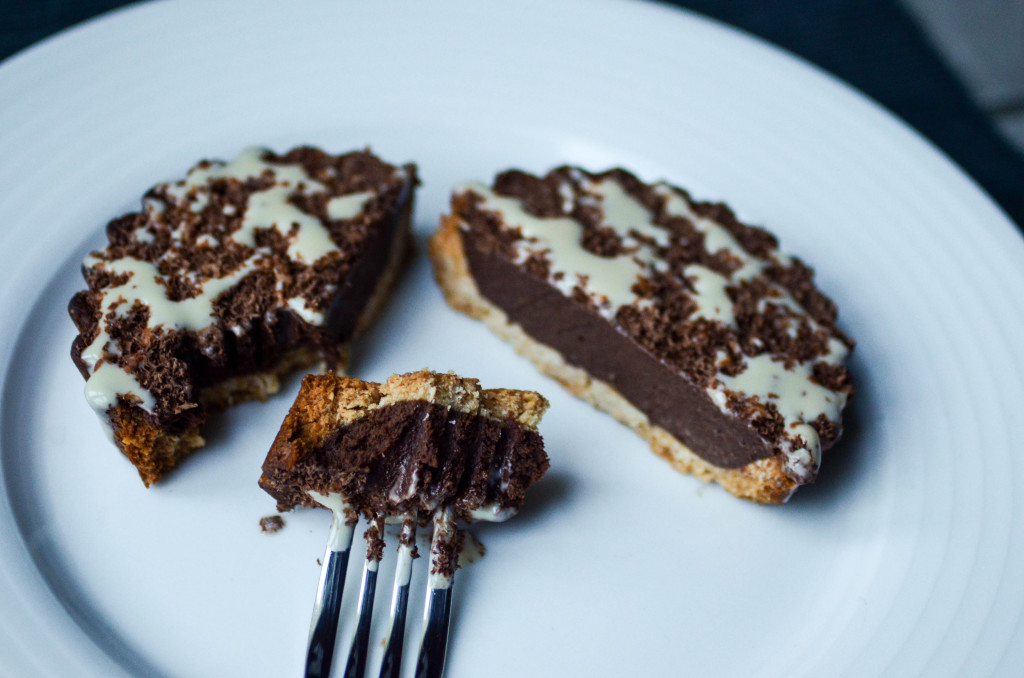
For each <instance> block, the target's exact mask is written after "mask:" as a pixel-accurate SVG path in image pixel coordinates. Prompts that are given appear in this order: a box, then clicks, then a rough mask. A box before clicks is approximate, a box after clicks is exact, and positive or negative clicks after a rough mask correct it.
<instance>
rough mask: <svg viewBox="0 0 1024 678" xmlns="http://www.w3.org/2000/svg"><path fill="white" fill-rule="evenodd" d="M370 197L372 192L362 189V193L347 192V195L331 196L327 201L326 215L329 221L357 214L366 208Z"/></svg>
mask: <svg viewBox="0 0 1024 678" xmlns="http://www.w3.org/2000/svg"><path fill="white" fill-rule="evenodd" d="M372 197H373V192H371V191H363V192H362V193H349V194H348V195H339V196H337V197H336V198H331V199H330V200H328V201H327V217H328V218H329V219H330V220H331V221H340V220H342V219H351V218H352V217H355V216H358V215H359V213H360V212H362V211H363V210H364V209H366V203H368V202H370V198H372Z"/></svg>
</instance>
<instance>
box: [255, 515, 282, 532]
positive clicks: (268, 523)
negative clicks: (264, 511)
mask: <svg viewBox="0 0 1024 678" xmlns="http://www.w3.org/2000/svg"><path fill="white" fill-rule="evenodd" d="M282 527H284V518H282V517H281V516H279V515H272V516H263V517H262V518H260V532H262V533H263V534H274V533H275V532H277V531H278V530H280V529H281V528H282Z"/></svg>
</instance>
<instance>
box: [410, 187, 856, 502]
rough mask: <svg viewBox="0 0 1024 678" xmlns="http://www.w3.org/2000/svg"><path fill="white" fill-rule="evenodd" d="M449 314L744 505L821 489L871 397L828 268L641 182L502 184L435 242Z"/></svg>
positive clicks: (461, 209)
mask: <svg viewBox="0 0 1024 678" xmlns="http://www.w3.org/2000/svg"><path fill="white" fill-rule="evenodd" d="M430 253H431V257H432V259H433V262H434V266H435V273H436V277H437V279H438V282H439V283H440V285H441V287H442V289H443V290H444V293H445V296H446V297H447V299H448V302H449V303H450V304H451V305H452V306H453V307H455V308H456V309H459V310H461V311H463V312H465V313H468V314H469V315H472V316H474V317H477V318H480V319H482V320H483V321H484V322H485V323H486V324H487V325H488V327H490V328H491V329H492V330H493V331H494V332H495V333H497V334H498V335H499V336H501V337H502V338H503V339H505V340H507V341H509V342H510V343H512V344H513V345H514V346H515V348H516V349H517V350H518V351H519V352H521V353H522V354H524V355H525V356H527V357H528V358H529V359H530V360H532V361H533V362H534V363H535V364H536V365H537V366H538V367H539V368H540V369H541V370H542V371H543V372H545V373H546V374H548V375H550V376H552V377H554V378H556V379H557V380H559V381H560V382H561V383H562V384H563V385H564V386H565V387H566V388H568V389H569V390H570V391H571V392H573V393H574V394H576V395H578V396H581V397H583V398H585V399H587V400H589V401H590V402H591V403H593V404H594V405H596V406H597V407H599V408H600V409H603V410H605V411H607V412H609V413H611V414H612V415H614V416H615V417H617V418H618V419H620V420H621V421H623V422H624V423H626V424H627V425H629V426H631V427H632V428H633V429H634V430H636V431H637V432H638V433H639V434H640V435H642V436H643V437H644V438H646V439H647V440H648V441H649V442H650V444H651V446H652V448H653V449H654V451H655V452H657V453H658V454H659V455H661V456H663V457H665V458H666V459H667V460H669V461H670V462H671V463H672V464H673V465H674V466H675V467H676V468H678V469H679V470H681V471H684V472H687V473H693V474H695V475H697V476H699V477H701V478H703V479H705V480H714V481H716V482H718V483H720V484H721V485H723V486H724V487H725V488H726V489H727V490H729V491H730V492H732V493H733V494H735V495H737V496H740V497H745V498H748V499H753V500H755V501H759V502H765V503H778V502H782V501H785V500H786V499H787V498H788V497H789V496H790V495H791V494H792V492H793V491H794V490H795V489H796V488H797V487H798V486H800V485H803V484H806V483H809V482H812V481H813V480H814V478H815V476H816V474H817V471H818V467H819V464H820V461H821V451H822V450H823V449H825V448H827V447H829V446H831V445H832V444H833V443H835V441H836V440H837V439H838V438H839V435H840V432H841V413H842V410H843V407H844V406H845V404H846V401H847V399H848V398H849V397H850V395H851V394H852V393H853V387H852V385H851V380H850V376H849V373H848V372H847V370H846V368H845V367H844V363H845V361H846V358H847V356H848V354H849V352H850V351H851V349H852V348H853V342H852V341H851V340H850V339H848V338H847V337H846V336H845V335H844V334H843V333H842V332H841V331H840V330H839V329H838V328H837V327H836V315H837V313H836V307H835V305H834V304H833V303H832V302H831V301H830V300H829V299H828V298H827V297H826V296H825V295H824V294H822V292H821V291H820V290H818V288H817V287H815V285H814V282H813V274H812V272H811V269H809V268H808V267H807V266H805V265H804V264H803V263H802V262H800V261H799V260H798V259H796V258H793V257H788V256H785V255H783V254H781V253H780V252H779V251H778V250H777V243H776V240H775V238H774V237H773V236H772V235H771V234H769V233H768V232H766V231H764V230H762V229H760V228H756V227H753V226H748V225H746V224H743V223H741V222H740V221H738V220H737V219H736V217H735V216H734V215H733V213H732V212H731V211H730V210H729V209H728V208H727V207H725V206H724V205H721V204H712V203H702V202H697V201H694V200H692V199H691V198H690V196H689V195H688V194H687V193H686V192H685V191H683V190H682V189H680V188H677V187H674V186H671V185H669V184H666V183H659V184H645V183H643V182H641V181H640V180H638V179H637V178H636V177H635V176H633V175H632V174H630V173H629V172H626V171H624V170H619V169H616V170H610V171H607V172H603V173H600V174H593V173H589V172H586V171H583V170H580V169H577V168H572V167H560V168H558V169H555V170H553V171H551V172H550V173H548V174H547V175H546V176H543V177H537V176H534V175H531V174H527V173H524V172H520V171H515V170H513V171H508V172H504V173H502V174H500V175H499V176H498V177H497V179H496V180H495V182H494V184H493V186H485V185H483V184H479V183H471V184H466V185H463V186H460V187H459V188H457V189H456V190H455V192H454V195H453V196H452V202H451V214H450V215H448V216H446V217H443V219H442V223H441V227H440V229H439V230H438V231H437V233H436V235H435V236H434V238H433V240H432V242H431V249H430Z"/></svg>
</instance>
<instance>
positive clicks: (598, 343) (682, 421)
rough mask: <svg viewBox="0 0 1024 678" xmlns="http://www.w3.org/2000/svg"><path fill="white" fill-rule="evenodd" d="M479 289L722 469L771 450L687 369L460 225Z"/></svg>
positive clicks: (767, 454) (570, 360) (531, 331)
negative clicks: (714, 400)
mask: <svg viewBox="0 0 1024 678" xmlns="http://www.w3.org/2000/svg"><path fill="white" fill-rule="evenodd" d="M460 233H461V235H462V243H463V247H464V249H465V252H466V258H467V259H468V261H469V268H470V272H471V273H472V276H473V278H474V279H475V280H476V284H477V287H478V288H479V290H480V293H481V294H482V295H483V296H484V297H485V298H486V299H487V300H489V301H490V302H491V303H493V304H494V305H495V306H497V307H498V308H500V309H502V310H503V311H504V312H505V313H506V314H507V315H508V318H509V320H510V321H511V322H514V323H517V324H519V325H520V326H521V327H522V328H523V330H524V331H525V332H526V333H527V334H529V335H530V336H531V337H533V338H534V339H536V340H537V341H539V342H541V343H542V344H546V345H548V346H550V347H551V348H553V349H555V350H556V351H558V352H559V353H560V354H561V355H562V357H563V358H564V359H565V361H566V362H567V363H569V364H570V365H574V366H576V367H579V368H581V369H584V370H586V371H587V372H589V373H590V374H591V375H592V376H593V377H595V378H596V379H599V380H601V381H603V382H605V383H606V384H608V385H609V386H611V387H612V388H614V389H615V390H616V391H618V392H619V393H620V394H622V396H623V397H624V398H625V399H626V400H628V401H629V402H630V403H631V404H632V405H633V406H634V407H636V408H637V409H638V410H640V411H641V412H643V413H644V414H645V415H647V417H648V418H649V419H650V421H651V423H653V424H655V425H657V426H660V427H661V428H663V429H665V430H666V431H668V432H669V433H671V434H672V435H673V436H675V437H676V438H678V439H679V441H680V442H682V443H683V444H684V445H686V446H687V447H689V448H690V449H691V450H692V451H693V452H694V453H695V454H697V455H698V456H700V457H701V458H703V459H705V460H707V461H708V462H710V463H712V464H714V465H715V466H719V467H722V468H739V467H741V466H745V465H747V464H749V463H750V462H752V461H756V460H758V459H764V458H767V457H770V456H772V449H771V448H770V447H769V446H768V445H767V444H766V443H765V441H764V440H763V439H762V438H761V436H760V435H758V433H757V432H756V431H755V430H754V429H753V427H751V426H750V425H749V424H748V423H747V422H745V421H743V420H740V419H737V418H734V417H730V416H728V415H726V414H724V413H723V412H722V411H721V410H719V409H718V408H717V407H716V406H715V404H714V403H712V402H711V400H709V399H708V397H707V394H705V393H704V392H703V390H702V389H700V388H698V387H697V386H695V385H694V384H693V383H691V381H690V380H689V379H688V378H687V377H686V375H685V374H683V373H681V372H679V371H678V370H676V369H674V368H672V367H671V366H669V365H666V364H665V363H664V362H662V361H660V360H659V359H658V358H656V357H654V356H653V355H651V354H650V353H649V352H647V351H646V350H645V349H644V348H643V347H642V346H640V345H639V344H638V343H637V342H635V341H633V340H632V339H631V338H630V337H628V336H626V335H625V334H623V333H622V332H620V331H618V330H617V329H616V328H615V327H614V326H613V325H612V324H611V323H609V322H608V321H607V320H605V319H604V318H603V317H601V316H600V315H598V314H597V313H596V312H595V311H593V310H591V309H590V308H588V307H586V306H584V305H582V304H580V303H577V302H576V301H574V300H572V299H570V298H568V297H566V296H565V295H564V294H562V293H561V292H559V291H558V290H557V289H556V288H554V287H553V286H551V285H549V284H547V283H546V282H544V281H542V280H540V279H538V278H536V277H534V276H531V275H529V274H528V273H527V272H525V271H524V270H523V269H521V268H519V267H518V266H516V265H515V264H513V263H512V262H510V261H508V260H507V259H506V258H504V257H502V256H501V255H500V254H498V253H496V252H495V251H494V248H488V247H482V246H481V245H480V243H479V240H480V238H479V236H477V235H476V234H475V233H474V232H473V231H472V230H469V231H465V230H460Z"/></svg>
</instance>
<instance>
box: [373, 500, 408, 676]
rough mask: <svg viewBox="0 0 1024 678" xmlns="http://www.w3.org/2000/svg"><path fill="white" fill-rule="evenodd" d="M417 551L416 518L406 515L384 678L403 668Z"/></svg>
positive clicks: (381, 671) (382, 672)
mask: <svg viewBox="0 0 1024 678" xmlns="http://www.w3.org/2000/svg"><path fill="white" fill-rule="evenodd" d="M415 551H416V521H415V520H413V519H412V518H406V519H405V522H403V523H402V536H401V537H399V541H398V563H397V564H396V565H395V588H394V592H393V593H392V594H391V630H390V631H389V632H388V644H387V646H386V647H385V648H384V659H383V660H382V661H381V664H380V678H397V677H398V675H399V674H400V673H401V670H402V649H403V645H404V644H405V613H406V610H407V608H408V607H409V582H410V580H411V579H412V557H413V553H414V552H415Z"/></svg>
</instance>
